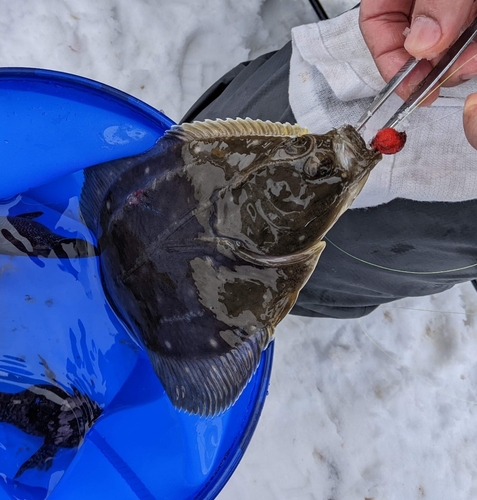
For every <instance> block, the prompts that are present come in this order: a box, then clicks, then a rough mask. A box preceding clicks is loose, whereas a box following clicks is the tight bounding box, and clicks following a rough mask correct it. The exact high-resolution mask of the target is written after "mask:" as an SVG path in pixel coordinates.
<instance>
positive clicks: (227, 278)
mask: <svg viewBox="0 0 477 500" xmlns="http://www.w3.org/2000/svg"><path fill="white" fill-rule="evenodd" d="M284 127H285V126H284V125H280V124H268V123H264V122H256V121H252V120H227V121H218V122H210V121H208V122H206V123H205V124H190V125H184V126H183V127H178V128H176V129H175V130H173V131H172V132H169V133H167V134H166V136H165V137H164V138H163V139H161V140H160V141H159V142H158V144H157V145H156V147H155V148H154V149H153V150H151V151H150V152H148V153H147V154H145V155H141V156H139V157H136V158H133V159H126V160H118V162H123V163H122V164H118V163H116V162H112V163H110V164H106V165H103V166H98V167H94V168H93V169H89V170H90V172H88V171H87V172H86V173H87V175H86V184H85V188H84V190H83V199H82V207H83V210H84V212H85V213H86V216H85V219H86V221H87V222H88V225H89V226H90V227H91V228H92V229H93V231H95V232H96V233H97V234H98V235H99V236H100V237H99V247H100V250H101V257H100V259H101V267H102V275H103V283H104V287H105V290H106V293H107V295H108V296H109V299H110V301H111V303H112V304H113V306H114V307H115V309H116V311H117V312H118V314H119V315H120V316H121V317H122V318H123V319H124V321H125V322H126V324H127V325H128V326H129V327H130V329H131V331H132V332H133V333H134V335H135V336H136V337H137V338H138V339H139V340H140V341H141V342H142V343H143V345H144V346H145V348H146V349H147V352H148V354H149V357H150V359H151V362H152V364H153V366H154V369H155V371H156V373H157V374H158V376H159V378H160V380H161V381H162V383H163V385H164V387H165V390H166V392H167V394H168V396H169V398H170V399H171V401H172V403H173V405H174V406H176V407H177V408H180V409H184V410H186V411H187V412H190V413H195V414H199V415H214V414H217V413H220V412H221V411H223V410H225V409H227V408H228V407H229V406H230V405H231V404H232V403H233V402H234V401H235V400H236V399H237V398H238V396H239V395H240V393H241V392H242V390H243V388H244V387H245V385H246V383H247V382H248V380H249V379H250V377H251V376H252V375H253V373H254V372H255V370H256V368H257V366H258V363H259V360H260V356H261V353H262V351H263V350H264V349H265V348H266V346H267V345H268V344H269V342H270V340H271V338H272V336H273V331H274V328H275V326H276V325H277V324H278V323H279V321H280V320H281V319H283V317H284V316H285V315H286V314H287V313H288V312H289V311H290V309H291V308H292V307H293V305H294V303H295V301H296V298H297V296H298V293H299V291H300V289H301V288H302V287H303V286H304V284H305V283H306V281H307V280H308V278H309V276H310V275H311V273H312V272H313V270H314V268H315V266H316V263H317V261H318V258H319V256H320V254H321V252H322V250H323V248H324V246H325V245H324V242H322V239H323V236H324V235H325V233H326V232H327V231H328V230H329V229H330V227H331V226H332V225H333V224H334V223H335V222H336V220H337V219H338V217H339V216H340V215H341V213H343V211H344V210H346V208H348V206H349V205H350V204H351V202H352V201H353V199H354V198H355V197H356V195H357V194H358V193H359V191H360V189H361V188H362V186H363V185H364V183H365V181H366V178H367V176H368V175H369V172H370V171H371V170H372V168H373V167H374V166H375V165H376V163H377V162H378V161H379V160H380V158H381V155H380V154H379V153H377V152H375V151H371V150H368V149H367V148H366V145H365V144H364V142H363V140H362V138H361V137H360V136H359V134H358V133H357V132H356V131H355V130H354V129H353V128H352V127H349V126H347V127H343V128H341V129H338V130H332V131H330V132H329V133H328V134H324V135H312V134H307V133H305V132H306V131H304V130H298V127H296V129H297V130H295V129H293V130H291V129H289V128H290V127H291V126H289V125H288V126H287V127H288V129H287V128H284ZM125 162H126V163H125ZM105 172H106V173H105ZM111 172H119V176H118V177H117V179H115V180H112V178H113V175H112V174H111ZM105 176H106V177H105ZM108 182H110V185H109V187H108ZM106 187H107V189H106ZM103 194H104V196H103ZM95 196H96V197H98V196H99V197H100V198H101V200H100V201H99V202H97V203H96V205H95V204H94V203H93V204H92V205H91V204H88V199H90V198H91V197H95ZM92 206H93V207H94V206H96V207H98V206H99V207H100V208H99V212H100V213H99V217H98V219H97V220H95V219H94V216H93V215H92V213H93V212H94V210H93V209H92V208H91V207H92ZM93 226H96V227H93Z"/></svg>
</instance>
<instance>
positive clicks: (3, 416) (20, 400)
mask: <svg viewBox="0 0 477 500" xmlns="http://www.w3.org/2000/svg"><path fill="white" fill-rule="evenodd" d="M101 413H102V410H101V408H100V407H99V405H98V404H97V403H96V402H95V401H92V400H91V399H90V398H89V396H87V395H86V394H81V393H80V392H79V391H78V389H76V388H73V394H69V393H68V392H66V391H65V390H63V389H61V388H60V387H57V386H54V385H48V384H38V385H33V386H31V387H29V388H28V389H25V390H24V391H21V392H17V393H14V394H10V393H6V392H0V422H4V423H7V424H12V425H14V426H16V427H18V429H20V430H21V431H23V432H25V433H26V434H30V435H32V436H40V437H43V438H44V442H43V444H42V446H41V447H40V449H39V450H38V451H37V452H36V453H34V454H33V455H32V456H31V457H30V458H29V459H28V460H27V461H26V462H25V463H23V464H22V466H21V467H20V468H19V469H18V471H17V473H16V474H15V477H16V478H17V477H19V476H21V475H22V474H23V473H24V472H25V471H26V470H28V469H32V468H37V469H42V470H48V469H49V468H50V467H51V465H52V463H53V459H54V457H55V454H56V452H57V451H58V450H59V449H60V448H76V447H78V446H80V445H81V443H82V442H83V440H84V436H85V434H86V432H87V431H88V429H90V428H91V426H92V425H93V423H94V422H95V421H96V420H97V419H98V418H99V416H100V415H101Z"/></svg>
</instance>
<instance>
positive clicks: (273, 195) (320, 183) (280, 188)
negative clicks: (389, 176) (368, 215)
mask: <svg viewBox="0 0 477 500" xmlns="http://www.w3.org/2000/svg"><path fill="white" fill-rule="evenodd" d="M380 159H381V154H380V153H378V152H376V151H374V150H370V149H368V148H367V147H366V144H365V142H364V141H363V139H362V138H361V136H360V135H359V134H358V132H357V131H356V130H355V129H354V128H353V127H351V126H344V127H342V128H339V129H336V130H332V131H330V132H328V133H327V134H324V135H315V134H308V133H306V134H303V135H297V136H288V137H277V138H275V140H274V142H273V144H270V147H269V151H268V152H267V154H266V155H264V156H263V158H262V159H261V162H257V161H256V162H255V166H254V169H252V170H251V171H250V172H249V175H248V176H247V178H246V179H244V181H243V182H242V183H241V185H240V186H237V187H235V188H234V189H233V190H232V192H231V193H230V194H229V196H228V198H227V197H224V198H223V202H224V205H227V206H224V207H222V210H221V212H220V213H221V214H222V219H220V218H219V220H222V222H223V224H222V230H225V231H227V230H228V231H229V236H231V237H232V238H234V239H235V244H236V246H237V247H238V248H239V249H240V250H241V251H242V252H252V253H254V254H262V255H267V256H277V257H279V256H286V255H292V254H296V253H300V252H303V251H305V250H307V249H309V248H311V247H313V246H316V244H317V242H319V241H321V240H322V238H323V237H324V235H325V234H326V232H327V231H328V230H329V229H330V228H331V227H332V225H333V224H334V223H335V222H336V221H337V220H338V218H339V217H340V215H341V214H342V213H343V212H344V211H345V210H346V209H347V208H348V207H349V206H350V205H351V203H352V202H353V200H354V199H355V198H356V196H357V195H358V194H359V192H360V190H361V189H362V187H363V185H364V183H365V182H366V179H367V177H368V175H369V173H370V172H371V170H372V169H373V167H374V166H375V165H376V164H377V162H378V161H379V160H380ZM231 204H235V205H236V206H235V207H234V208H235V211H236V212H239V214H240V215H239V216H237V217H233V218H232V217H229V220H228V221H226V217H225V215H223V214H226V213H228V214H230V213H232V207H231ZM237 208H238V210H237ZM225 228H226V229H225Z"/></svg>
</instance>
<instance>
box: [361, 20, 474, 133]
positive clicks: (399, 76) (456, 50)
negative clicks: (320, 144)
mask: <svg viewBox="0 0 477 500" xmlns="http://www.w3.org/2000/svg"><path fill="white" fill-rule="evenodd" d="M476 35H477V19H475V20H474V21H473V22H472V24H471V25H470V26H469V27H468V28H467V29H466V30H465V31H464V32H463V33H462V35H460V37H459V38H458V39H457V41H456V42H455V43H454V44H453V45H451V47H450V48H449V49H448V50H447V52H446V54H445V55H444V56H443V57H442V59H441V60H440V61H439V62H438V63H437V64H436V66H434V68H433V69H432V70H431V72H430V73H429V74H428V75H427V76H426V78H424V80H422V82H421V83H420V84H419V85H418V87H417V89H416V90H415V91H414V92H413V93H412V94H411V95H410V96H409V98H408V99H407V100H406V101H405V102H404V104H403V105H402V106H401V107H400V108H399V109H398V110H397V111H396V113H394V115H393V116H392V117H391V118H390V119H389V120H388V122H387V123H386V125H384V127H383V128H388V127H390V128H396V127H397V126H398V125H399V124H400V123H401V122H402V121H403V120H404V119H405V118H406V117H407V116H408V115H409V114H410V113H412V111H413V110H414V109H415V108H417V106H419V104H421V102H422V101H423V100H424V99H425V98H426V97H427V96H428V95H429V94H430V93H431V92H432V91H433V90H434V88H435V85H436V84H437V83H438V82H439V80H440V79H441V78H442V77H443V75H444V74H445V73H446V72H447V70H448V69H449V68H450V67H451V66H452V65H453V64H454V63H455V61H456V60H457V58H458V57H459V56H460V55H461V54H462V52H463V51H464V50H465V49H466V48H467V47H468V46H469V45H470V43H471V42H472V41H473V40H474V38H475V36H476ZM418 63H419V60H418V59H415V58H414V57H411V58H410V59H409V60H408V61H406V63H405V64H404V66H403V67H402V68H401V69H400V70H399V71H398V72H397V73H396V75H395V76H394V77H393V78H392V79H391V81H390V82H389V83H388V84H387V85H386V86H385V87H384V88H383V90H381V92H380V93H379V94H378V95H377V96H376V97H375V98H374V101H373V102H372V103H371V104H370V106H369V107H368V109H367V110H366V111H365V113H364V114H363V116H361V118H360V119H359V120H358V123H357V124H356V129H357V130H358V131H359V130H361V129H362V128H363V127H364V125H365V124H366V123H367V122H368V120H369V119H370V118H371V117H372V116H373V115H374V114H375V113H376V111H377V110H378V109H379V108H380V107H381V106H382V105H383V104H384V103H385V102H386V100H387V99H388V98H389V96H390V95H391V94H392V93H393V92H394V90H396V87H397V86H398V85H399V84H401V83H402V81H403V80H404V78H406V76H408V75H409V73H411V71H412V70H413V69H414V68H415V67H416V66H417V64H418Z"/></svg>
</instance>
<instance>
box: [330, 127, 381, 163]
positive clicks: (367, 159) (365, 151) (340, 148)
mask: <svg viewBox="0 0 477 500" xmlns="http://www.w3.org/2000/svg"><path fill="white" fill-rule="evenodd" d="M336 135H337V137H335V140H334V141H333V149H334V152H335V154H336V157H337V158H338V161H339V162H340V164H341V165H342V166H343V167H344V168H345V169H346V170H347V171H351V170H355V169H358V170H363V171H367V172H369V171H370V170H371V169H372V168H374V166H375V165H376V164H377V163H378V161H379V160H381V158H382V155H381V153H380V152H379V151H376V150H374V149H369V148H368V147H367V145H366V143H365V142H364V139H363V138H362V137H361V135H360V134H359V133H358V131H357V130H356V129H355V128H354V127H353V126H351V125H345V126H343V127H340V128H338V129H336Z"/></svg>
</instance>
